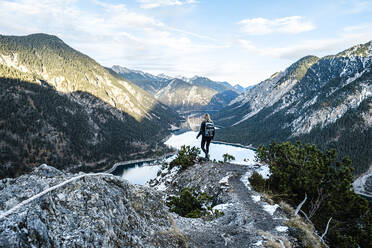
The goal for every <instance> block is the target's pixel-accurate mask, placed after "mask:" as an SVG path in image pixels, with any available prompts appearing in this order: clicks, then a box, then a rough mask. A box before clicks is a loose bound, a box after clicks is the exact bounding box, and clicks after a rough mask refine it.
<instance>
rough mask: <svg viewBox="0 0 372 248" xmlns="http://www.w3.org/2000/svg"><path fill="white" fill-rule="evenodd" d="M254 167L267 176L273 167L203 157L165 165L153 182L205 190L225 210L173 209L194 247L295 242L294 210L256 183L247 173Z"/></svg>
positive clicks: (165, 187) (168, 189) (168, 190)
mask: <svg viewBox="0 0 372 248" xmlns="http://www.w3.org/2000/svg"><path fill="white" fill-rule="evenodd" d="M253 171H259V173H261V174H262V175H263V176H265V177H266V176H267V173H268V168H267V167H265V166H263V167H261V166H260V165H251V166H248V165H238V164H229V163H225V164H221V163H218V164H217V163H213V162H206V163H205V162H202V163H199V164H196V165H194V166H192V167H189V168H188V169H186V170H184V171H178V169H177V168H173V169H172V170H171V171H168V170H167V169H165V170H163V171H162V172H161V173H159V176H158V177H157V178H156V179H154V180H153V181H151V182H150V183H149V185H150V186H152V187H154V188H156V189H158V190H160V191H163V192H164V193H165V194H166V195H177V194H178V193H179V192H180V191H181V189H183V188H185V187H186V188H192V189H195V191H196V192H205V193H207V194H208V195H210V196H212V197H213V201H214V203H213V204H214V205H215V206H214V207H213V209H217V210H220V211H223V212H224V215H223V216H220V217H218V218H215V219H213V220H211V221H210V220H204V219H203V218H198V219H192V218H184V217H181V216H178V215H176V214H173V213H172V215H173V218H174V221H175V224H176V226H177V227H178V228H179V230H180V232H181V233H183V235H185V237H186V239H187V240H188V244H189V246H190V247H265V244H267V242H271V243H276V244H277V246H275V247H296V246H297V245H298V241H297V238H296V237H294V236H293V235H292V233H296V232H298V229H297V228H295V227H293V226H289V225H288V221H289V219H290V218H291V216H289V215H288V214H287V213H286V212H285V211H283V210H282V209H281V208H280V207H279V205H278V204H274V203H273V202H272V201H271V200H269V199H267V198H265V197H263V196H262V195H261V194H259V193H257V192H255V191H254V190H252V189H251V187H250V185H249V182H248V177H250V175H251V174H252V173H253ZM281 244H283V245H284V246H281Z"/></svg>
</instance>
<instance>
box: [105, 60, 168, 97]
mask: <svg viewBox="0 0 372 248" xmlns="http://www.w3.org/2000/svg"><path fill="white" fill-rule="evenodd" d="M112 70H113V71H115V72H116V73H117V74H119V75H120V76H122V77H123V78H125V79H127V80H129V81H131V82H133V83H135V84H136V85H138V86H139V87H141V88H142V89H144V90H146V91H148V92H149V93H151V94H155V93H156V92H158V91H159V90H160V89H162V88H163V87H165V86H166V85H167V84H168V81H169V80H170V79H169V78H168V77H166V76H165V75H164V77H162V76H154V75H152V74H150V73H145V72H142V71H138V70H130V69H128V68H125V67H121V66H118V65H114V66H113V67H112Z"/></svg>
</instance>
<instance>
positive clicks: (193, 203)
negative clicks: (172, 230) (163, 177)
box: [166, 188, 224, 218]
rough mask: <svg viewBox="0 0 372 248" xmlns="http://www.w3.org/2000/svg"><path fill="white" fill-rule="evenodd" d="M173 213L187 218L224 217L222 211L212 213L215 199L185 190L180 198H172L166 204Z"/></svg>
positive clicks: (204, 194) (205, 194)
mask: <svg viewBox="0 0 372 248" xmlns="http://www.w3.org/2000/svg"><path fill="white" fill-rule="evenodd" d="M166 204H167V206H168V207H169V208H170V211H171V212H175V213H177V214H179V215H180V216H183V217H186V218H200V217H208V218H213V217H219V216H222V215H224V213H223V212H221V211H218V210H216V211H214V212H211V211H212V204H213V197H211V196H209V195H208V194H207V193H204V192H203V193H200V194H197V193H196V192H195V191H194V190H192V189H189V188H184V189H182V190H181V192H180V194H179V196H170V197H168V199H167V202H166Z"/></svg>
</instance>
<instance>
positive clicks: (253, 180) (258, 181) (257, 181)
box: [248, 171, 266, 192]
mask: <svg viewBox="0 0 372 248" xmlns="http://www.w3.org/2000/svg"><path fill="white" fill-rule="evenodd" d="M248 180H249V183H250V184H251V186H252V188H253V189H254V190H256V191H258V192H264V191H265V185H266V180H265V179H264V178H263V177H262V176H261V174H260V173H258V172H257V171H255V172H253V174H252V176H251V177H250V178H248Z"/></svg>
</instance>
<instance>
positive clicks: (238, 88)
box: [234, 84, 249, 93]
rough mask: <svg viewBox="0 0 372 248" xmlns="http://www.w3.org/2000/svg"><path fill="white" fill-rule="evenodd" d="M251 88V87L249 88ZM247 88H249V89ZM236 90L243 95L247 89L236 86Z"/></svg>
mask: <svg viewBox="0 0 372 248" xmlns="http://www.w3.org/2000/svg"><path fill="white" fill-rule="evenodd" d="M248 87H249V86H248ZM248 87H247V88H248ZM234 89H236V90H237V91H238V92H239V93H242V92H244V91H245V90H246V89H245V88H244V87H243V86H241V85H240V84H236V85H234Z"/></svg>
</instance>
